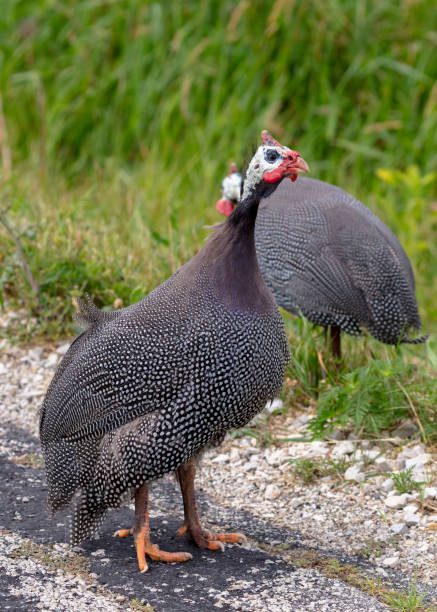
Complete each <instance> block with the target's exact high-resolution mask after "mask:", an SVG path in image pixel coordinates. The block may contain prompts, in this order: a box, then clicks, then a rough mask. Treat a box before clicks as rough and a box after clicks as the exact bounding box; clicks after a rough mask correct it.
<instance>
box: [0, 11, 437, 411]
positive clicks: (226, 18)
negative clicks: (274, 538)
mask: <svg viewBox="0 0 437 612" xmlns="http://www.w3.org/2000/svg"><path fill="white" fill-rule="evenodd" d="M436 47H437V11H436V10H435V5H434V3H433V2H430V1H427V0H416V1H415V0H401V1H400V0H380V1H370V0H368V1H366V0H361V1H359V2H357V1H356V0H306V1H302V0H301V1H300V0H276V1H272V2H266V1H264V2H263V1H256V0H255V1H252V2H249V1H246V0H241V1H240V2H235V1H234V2H231V1H226V0H223V1H212V2H197V1H195V0H181V1H180V2H167V1H162V0H161V1H155V2H152V1H147V0H74V1H73V0H69V1H68V0H63V1H61V0H8V1H7V2H5V3H3V4H2V9H1V13H0V70H1V72H0V86H1V95H2V102H3V113H2V117H0V119H1V118H3V119H4V123H5V126H6V130H7V139H6V138H5V130H4V128H2V129H0V131H1V132H2V134H3V135H2V137H1V142H0V145H1V157H2V163H3V175H2V182H1V202H0V206H1V207H2V210H5V208H9V210H8V212H7V219H8V222H9V224H12V226H13V228H14V231H15V232H16V233H20V234H21V240H22V243H23V246H24V249H25V253H26V255H27V258H28V260H29V264H30V267H31V270H32V273H33V275H34V277H35V279H36V281H37V282H38V284H39V288H40V292H39V296H37V297H36V296H34V295H32V292H31V291H30V289H29V286H28V283H27V280H26V278H25V276H24V275H23V273H22V270H21V266H20V264H19V260H18V258H17V255H16V250H15V247H14V243H13V239H12V237H11V236H10V235H9V234H8V232H7V231H6V230H5V228H4V227H0V295H1V296H2V299H3V300H7V301H8V302H9V303H14V301H15V302H17V301H18V303H20V304H22V305H24V307H25V308H26V309H27V310H30V311H31V312H32V314H33V318H31V319H29V321H28V322H27V323H26V326H25V328H23V326H22V325H21V327H19V328H17V329H15V330H14V331H11V329H10V330H9V333H10V334H12V333H16V334H17V337H20V338H24V339H26V338H34V337H35V335H38V334H44V335H46V336H47V335H48V336H51V337H53V336H56V335H58V334H64V333H66V332H67V333H71V330H72V326H71V315H72V311H73V308H72V305H71V297H72V296H74V295H79V294H81V293H83V292H84V291H88V292H90V293H91V294H92V295H94V296H95V298H96V300H97V302H98V303H99V304H100V305H106V306H111V305H112V304H113V303H114V301H115V300H116V299H117V298H119V300H120V299H121V300H122V301H123V304H128V303H130V302H132V301H135V300H137V299H139V298H140V297H141V296H142V295H144V294H145V293H147V292H148V291H149V290H151V289H152V288H153V287H154V286H156V284H158V283H159V282H161V281H162V280H163V279H164V278H165V277H166V276H168V275H169V274H170V273H171V272H172V271H173V270H174V269H175V268H176V267H177V266H178V265H179V264H180V263H181V262H183V261H184V260H186V259H187V258H189V257H190V256H191V255H192V254H193V253H194V252H195V251H196V249H197V248H199V246H200V245H201V244H202V242H203V240H204V238H205V236H206V234H207V231H206V230H205V225H206V224H211V223H214V222H216V221H217V220H218V217H217V214H216V212H215V209H214V202H215V200H216V199H217V197H218V196H219V193H220V180H221V178H222V176H223V175H224V173H225V172H226V169H227V164H228V162H229V161H231V160H234V161H237V162H239V163H240V165H241V163H242V161H243V160H244V159H245V158H247V157H248V155H250V152H251V150H252V147H253V146H254V145H255V143H256V141H257V138H258V135H259V132H260V130H261V129H262V128H268V129H270V130H271V131H272V132H273V133H274V134H275V135H276V136H278V137H279V138H280V139H282V140H283V141H284V142H285V143H287V144H289V145H292V146H294V147H296V148H298V149H299V150H300V151H301V152H302V154H303V155H304V156H305V158H306V159H307V160H308V161H309V163H310V165H311V171H312V174H311V175H312V176H315V177H318V178H321V179H325V180H328V181H330V182H333V183H335V184H338V185H340V186H342V187H344V188H345V189H348V190H349V191H351V192H352V193H353V194H355V195H356V196H358V197H359V198H360V199H362V200H363V201H364V202H365V203H366V204H367V205H368V206H369V207H370V208H372V210H374V211H375V212H377V214H378V215H379V216H380V217H381V218H382V219H383V220H384V221H385V222H386V223H387V224H388V225H389V226H390V227H391V229H392V230H393V231H394V232H395V234H396V235H397V236H398V237H399V239H400V240H401V242H402V244H403V245H404V247H405V248H406V250H407V253H408V255H409V256H410V258H411V260H412V263H413V267H414V270H415V273H416V279H417V294H418V299H419V304H420V312H421V315H422V318H423V321H424V328H425V331H428V332H429V331H432V328H433V325H435V322H436V320H437V299H436V297H437V296H436V288H435V284H436V281H435V279H436V272H437V252H436V249H437V239H436V238H437V203H436V184H437V180H436V178H437V175H436V171H435V169H436V165H437V147H436V134H437V83H436V77H437V60H436V57H437V49H436ZM9 155H10V157H11V162H12V163H11V171H9V163H8V159H9ZM119 300H118V303H120V301H119ZM302 325H303V324H302V323H300V322H298V321H296V320H292V319H290V320H289V321H288V326H289V330H290V335H291V337H292V338H295V339H296V342H297V339H298V338H302V334H304V335H305V338H307V340H308V341H305V343H304V344H302V343H301V345H300V349H299V350H300V351H301V353H302V355H303V356H302V359H301V362H300V364H299V367H300V372H301V373H302V376H304V374H303V372H304V370H305V372H308V371H309V370H311V368H310V365H311V359H313V357H311V355H314V353H311V350H312V349H311V350H310V348H311V346H312V344H311V343H312V342H314V343H316V344H317V343H318V342H319V340H320V339H319V334H318V332H316V331H314V330H311V329H310V330H308V329H307V328H305V329H303V327H302ZM296 342H295V343H296ZM354 342H355V344H354ZM358 342H361V345H360V347H361V351H362V348H363V346H364V347H365V349H366V351H365V354H366V356H369V355H378V357H380V358H382V359H383V360H387V359H389V358H390V359H391V358H395V357H396V355H395V353H394V349H386V348H385V347H381V346H380V345H377V343H374V344H372V343H371V342H370V344H369V341H368V340H362V341H358ZM363 343H364V344H363ZM322 344H323V343H322ZM356 345H357V341H351V344H350V347H351V348H350V350H351V351H352V353H351V354H353V351H354V350H355V351H356V356H355V357H351V364H349V365H356V366H363V358H362V357H358V354H359V351H358V349H355V348H352V347H355V346H356ZM302 346H303V348H302ZM317 346H319V347H320V346H321V344H320V342H319V344H318V345H317ZM317 346H316V349H317ZM433 346H434V350H433ZM308 347H310V348H308ZM299 350H298V351H297V353H298V354H299ZM402 350H403V351H404V353H403V354H402V355H406V356H407V357H406V358H407V361H408V363H409V364H411V363H414V361H415V360H417V359H427V360H428V361H427V363H429V362H430V360H431V362H434V365H436V357H435V345H433V342H432V341H431V343H430V344H429V345H428V348H426V347H412V348H410V349H409V348H406V349H402ZM390 351H392V352H390ZM354 354H355V353H354ZM397 355H398V354H397ZM396 358H397V357H396ZM403 358H404V357H403ZM354 359H355V361H354ZM319 361H320V360H319ZM352 362H353V363H352ZM313 365H314V364H313ZM305 368H306V369H305ZM314 368H315V366H314ZM313 378H314V376H313ZM389 378H390V376H389ZM307 382H308V381H307ZM308 384H309V382H308ZM404 399H405V398H404ZM405 401H406V400H405Z"/></svg>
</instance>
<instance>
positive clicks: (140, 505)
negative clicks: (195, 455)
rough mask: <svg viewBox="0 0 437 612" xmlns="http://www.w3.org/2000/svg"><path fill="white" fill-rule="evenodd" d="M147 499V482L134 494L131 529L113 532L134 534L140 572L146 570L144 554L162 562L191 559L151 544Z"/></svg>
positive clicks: (126, 534)
mask: <svg viewBox="0 0 437 612" xmlns="http://www.w3.org/2000/svg"><path fill="white" fill-rule="evenodd" d="M148 501H149V488H148V485H147V484H143V485H142V486H141V487H140V488H139V489H138V491H137V492H136V494H135V526H134V527H133V528H132V529H119V530H118V531H116V532H115V533H114V536H118V537H119V538H126V537H127V536H129V535H133V536H134V541H135V549H136V551H137V560H138V567H139V570H140V572H141V573H143V572H147V569H148V565H147V561H146V555H148V556H149V557H150V558H151V559H152V560H153V561H164V563H178V562H179V563H182V562H183V561H189V560H190V559H192V558H193V557H192V555H190V553H186V552H173V553H172V552H166V551H165V550H160V549H159V546H157V545H156V544H152V542H151V541H150V525H149V510H148Z"/></svg>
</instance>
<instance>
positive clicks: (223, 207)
mask: <svg viewBox="0 0 437 612" xmlns="http://www.w3.org/2000/svg"><path fill="white" fill-rule="evenodd" d="M215 207H216V209H217V210H218V212H219V213H220V214H221V215H225V217H229V215H230V214H231V212H232V211H233V210H234V206H233V204H232V202H231V201H230V200H227V199H226V198H221V199H220V200H217V202H216V204H215Z"/></svg>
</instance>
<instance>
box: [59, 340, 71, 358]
mask: <svg viewBox="0 0 437 612" xmlns="http://www.w3.org/2000/svg"><path fill="white" fill-rule="evenodd" d="M69 348H70V343H69V342H67V343H66V344H61V346H58V348H57V349H56V352H57V353H58V355H65V353H66V352H67V351H68V349H69Z"/></svg>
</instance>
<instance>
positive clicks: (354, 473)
mask: <svg viewBox="0 0 437 612" xmlns="http://www.w3.org/2000/svg"><path fill="white" fill-rule="evenodd" d="M344 478H345V480H354V481H355V482H363V481H364V480H365V478H366V477H365V475H364V474H363V472H361V471H360V468H359V466H357V465H351V466H350V467H348V469H347V470H346V471H345V473H344Z"/></svg>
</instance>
